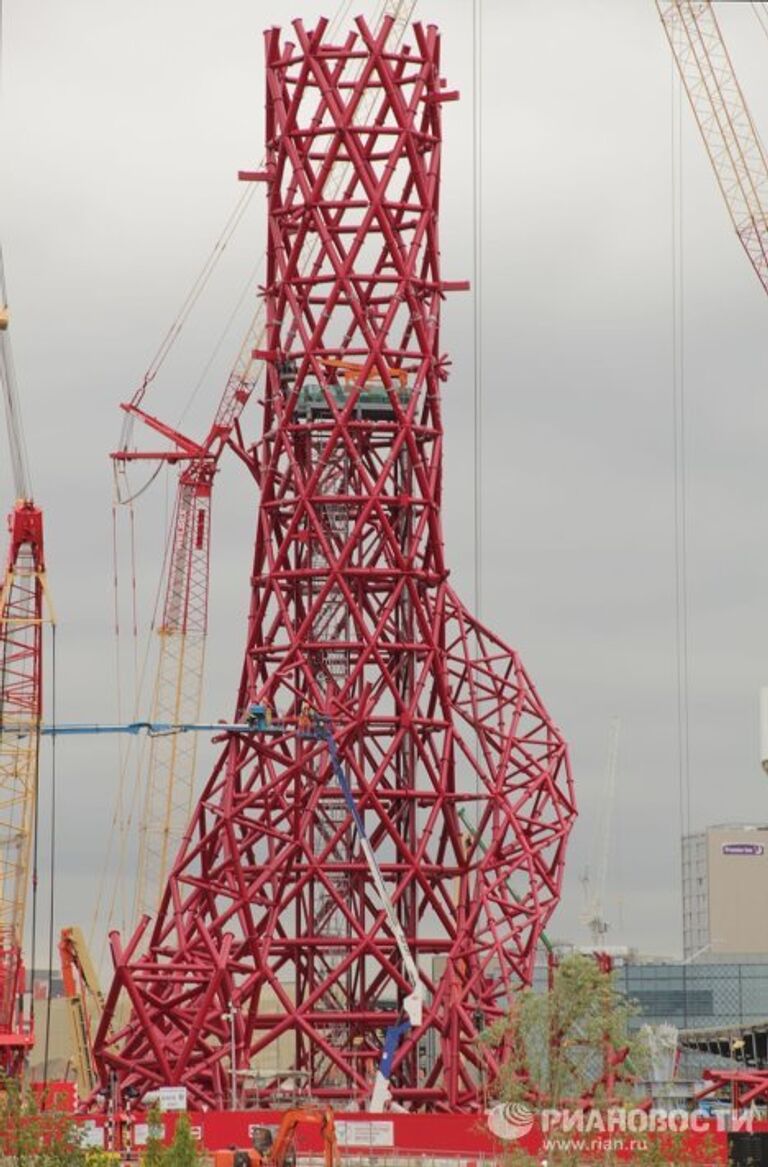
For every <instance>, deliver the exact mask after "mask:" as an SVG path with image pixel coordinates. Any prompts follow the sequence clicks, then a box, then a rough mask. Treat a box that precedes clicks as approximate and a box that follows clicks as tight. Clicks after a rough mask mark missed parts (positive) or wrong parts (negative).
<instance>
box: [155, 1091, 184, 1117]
mask: <svg viewBox="0 0 768 1167" xmlns="http://www.w3.org/2000/svg"><path fill="white" fill-rule="evenodd" d="M157 1104H158V1106H159V1107H160V1109H161V1110H162V1111H166V1110H186V1109H187V1088H186V1086H161V1087H160V1089H159V1090H158V1092H157Z"/></svg>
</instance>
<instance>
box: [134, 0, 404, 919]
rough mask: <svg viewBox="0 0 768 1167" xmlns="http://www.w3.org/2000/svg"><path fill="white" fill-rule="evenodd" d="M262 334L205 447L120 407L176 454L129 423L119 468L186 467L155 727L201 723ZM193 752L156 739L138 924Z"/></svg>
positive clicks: (183, 811) (171, 852) (395, 23)
mask: <svg viewBox="0 0 768 1167" xmlns="http://www.w3.org/2000/svg"><path fill="white" fill-rule="evenodd" d="M415 7H416V0H384V2H383V3H382V4H380V5H379V6H378V8H377V21H378V23H377V28H378V27H381V22H382V21H383V20H384V19H385V18H386V19H387V20H389V21H391V26H390V31H389V37H388V44H389V46H390V48H392V49H393V50H396V49H397V47H398V45H399V44H400V42H401V40H402V37H403V34H404V32H405V29H406V28H407V26H408V24H409V22H410V20H411V17H412V15H413V11H414V9H415ZM374 100H375V90H371V91H369V92H367V93H366V95H365V96H364V98H363V100H362V101H361V103H360V107H359V111H358V117H359V120H360V123H361V124H364V123H365V121H366V118H367V116H368V114H369V113H370V112H371V109H372V107H373V102H374ZM318 116H319V115H318ZM352 181H353V182H354V179H353V180H352ZM293 182H294V184H295V182H296V178H295V177H294V179H293ZM349 182H350V164H349V162H348V161H343V160H339V161H336V162H335V163H334V165H333V166H332V167H331V172H330V175H329V177H328V181H327V184H326V195H327V197H335V198H338V199H340V200H343V199H344V198H346V197H347V195H348V187H349ZM316 253H317V239H316V237H315V236H314V235H310V236H309V238H308V240H307V242H306V244H305V246H304V251H303V252H302V257H301V262H302V266H303V267H306V268H311V267H312V265H313V257H314V256H315V255H316ZM315 266H316V265H315ZM264 330H265V315H264V305H263V301H259V307H258V309H257V311H256V314H255V316H254V318H253V321H252V322H251V325H250V327H249V329H248V332H247V335H246V337H245V340H244V342H243V345H242V348H241V350H240V352H239V354H238V357H237V359H236V361H235V364H234V367H233V369H232V372H231V373H230V375H229V378H228V380H227V384H226V387H225V389H224V393H223V396H222V398H221V401H220V403H219V406H218V409H217V410H216V414H215V417H214V419H213V423H212V425H211V428H210V430H209V431H208V434H207V436H206V437H205V438H204V439H203V441H202V442H201V443H199V444H198V443H197V442H193V441H190V440H189V439H188V438H186V437H184V436H183V435H182V434H180V433H178V432H177V431H176V430H173V429H171V428H170V427H168V426H166V425H164V424H163V423H162V422H160V421H158V419H157V418H155V417H152V416H151V415H150V414H148V413H146V412H145V411H144V410H143V409H142V402H143V399H144V397H145V394H146V388H147V386H146V384H145V385H142V386H141V387H140V389H139V390H138V391H137V392H136V393H135V394H134V396H133V398H132V399H131V401H130V402H129V403H127V404H126V405H124V406H123V408H124V409H125V411H126V413H127V414H128V418H129V419H133V418H135V419H138V420H141V421H142V422H144V423H145V424H146V425H147V426H148V427H149V428H150V429H151V430H153V431H154V432H155V433H157V434H159V435H160V436H161V437H163V438H165V439H167V440H169V441H170V443H171V448H170V449H169V450H165V451H162V452H147V451H137V450H135V449H132V448H129V439H130V435H131V432H132V426H131V425H130V423H128V424H126V425H125V427H124V431H123V440H122V442H121V446H120V449H119V450H118V452H117V453H115V454H114V455H113V457H114V459H115V461H116V463H117V465H118V467H121V466H122V467H124V466H125V465H126V464H127V463H130V462H133V461H137V460H147V459H149V460H159V461H165V462H169V463H177V462H182V463H183V468H182V470H181V472H180V474H179V480H178V487H177V493H176V502H175V507H174V512H173V520H172V524H171V533H170V554H169V556H168V568H167V574H166V579H165V591H164V603H163V609H162V618H161V622H160V625H159V627H158V629H157V632H158V638H159V655H158V663H157V671H156V674H155V681H154V690H153V695H152V702H151V711H150V717H151V720H152V721H153V722H171V723H181V722H185V723H194V722H197V721H198V720H199V718H200V710H201V702H202V691H203V678H204V665H205V648H206V639H207V632H208V591H209V578H210V548H211V508H212V494H213V484H214V478H215V475H216V471H217V468H218V463H219V458H220V457H221V454H222V452H223V451H224V449H225V448H226V447H227V445H230V446H232V447H233V448H234V449H236V450H238V451H239V452H240V453H241V454H243V455H244V456H245V450H244V444H243V439H242V434H241V432H240V416H241V414H242V412H243V410H244V409H245V406H246V405H247V403H248V401H249V400H250V398H251V395H252V393H253V390H254V388H255V386H256V385H257V383H258V381H259V378H260V376H261V372H262V369H263V367H264V366H263V362H262V361H260V360H258V359H257V358H256V357H255V355H254V353H255V352H256V351H258V350H260V349H263V347H264ZM196 756H197V737H196V735H195V734H187V735H178V734H171V735H168V736H156V737H153V738H152V740H151V742H150V747H149V758H148V766H147V776H146V784H145V794H144V804H143V808H142V811H141V817H140V824H139V859H138V872H137V877H136V895H135V900H136V912H135V914H136V919H140V918H141V916H142V915H144V914H147V915H154V914H155V912H156V911H157V908H158V906H159V902H160V898H161V896H162V893H163V891H164V889H165V881H166V877H167V875H168V871H169V869H170V865H171V863H172V861H173V859H174V857H175V855H176V851H177V850H178V848H179V846H180V844H181V841H182V838H183V836H184V832H185V831H186V828H187V825H188V823H189V818H190V815H191V813H192V802H193V794H194V777H195V762H196Z"/></svg>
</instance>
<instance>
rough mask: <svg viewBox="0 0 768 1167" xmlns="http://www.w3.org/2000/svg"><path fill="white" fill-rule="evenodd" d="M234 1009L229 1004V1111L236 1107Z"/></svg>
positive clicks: (230, 1003)
mask: <svg viewBox="0 0 768 1167" xmlns="http://www.w3.org/2000/svg"><path fill="white" fill-rule="evenodd" d="M235 1056H236V1052H235V1007H234V1005H233V1004H232V1002H231V1001H230V1002H229V1060H230V1071H231V1079H232V1080H231V1086H230V1099H229V1109H230V1110H235V1109H236V1107H237V1067H236V1065H235Z"/></svg>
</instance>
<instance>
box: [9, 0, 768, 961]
mask: <svg viewBox="0 0 768 1167" xmlns="http://www.w3.org/2000/svg"><path fill="white" fill-rule="evenodd" d="M373 7H374V6H373V4H371V3H366V2H364V0H360V3H359V4H358V5H357V6H356V10H359V11H362V12H368V13H369V12H370V10H372V9H373ZM720 9H725V11H723V13H722V16H723V21H724V24H725V26H726V29H727V31H728V33H729V37H730V40H731V45H732V51H733V56H734V58H735V62H736V65H737V68H738V70H739V72H740V75H741V77H742V81H743V85H744V88H745V90H746V91H747V94H748V97H749V99H750V101H751V104H752V107H753V112H754V113H755V115H756V118H757V120H758V123H759V124H761V125H762V126H763V127H764V128H765V127H766V126H768V91H767V90H766V86H765V81H764V78H765V57H766V53H768V43H766V40H765V39H764V38H763V37H762V35H761V34H760V30H759V28H758V25H757V23H756V21H755V20H754V17H753V15H752V13H751V10H750V6H749V5H748V4H734V3H732V4H727V5H721V6H720ZM4 10H5V38H4V65H3V104H2V110H3V118H2V120H3V127H2V132H3V143H2V153H1V155H0V157H1V158H2V166H3V178H2V188H1V193H2V198H1V203H0V215H1V217H0V230H1V231H2V239H3V246H4V250H5V260H6V272H7V280H8V286H9V290H10V297H11V308H12V315H13V341H14V352H15V358H16V365H17V370H18V376H19V384H20V390H21V394H22V398H23V408H24V414H25V423H26V432H27V440H28V445H29V448H30V456H31V462H32V470H33V478H34V482H35V486H36V492H37V496H38V498H39V501H40V502H41V503H42V504H43V505H44V507H45V511H46V517H47V524H48V526H47V531H48V563H49V573H50V578H51V586H52V590H53V595H54V598H55V602H56V609H57V615H58V619H59V631H58V641H57V644H58V668H57V686H56V690H57V691H56V697H57V706H58V710H57V711H58V716H59V718H60V719H62V720H111V719H113V718H115V717H116V716H117V698H116V687H115V683H114V675H115V667H114V659H115V638H114V634H113V626H112V625H113V622H112V581H111V576H112V554H111V517H110V511H111V477H110V468H109V463H108V458H107V455H108V453H109V451H110V450H111V449H113V448H114V447H115V445H116V443H117V439H118V432H119V426H120V416H119V412H118V403H119V402H120V401H122V400H125V399H126V398H128V397H129V396H130V395H131V393H132V392H133V390H134V389H135V387H136V386H137V384H138V383H139V381H140V380H141V377H142V375H143V372H144V370H145V369H146V367H147V365H148V364H149V361H150V358H151V356H152V354H153V352H154V350H155V348H156V347H157V345H158V344H159V342H160V340H161V338H162V335H163V333H164V332H165V330H166V329H167V327H168V326H169V325H170V323H171V322H172V320H173V318H174V316H175V315H176V312H177V311H178V308H179V306H180V304H181V302H182V300H183V298H184V296H185V294H186V291H187V289H188V287H189V285H190V284H191V282H192V280H193V279H194V278H195V276H196V275H197V273H198V271H199V269H200V268H201V266H202V264H203V262H204V261H205V259H206V257H207V255H208V252H209V251H210V248H211V246H212V245H213V242H214V240H215V239H216V237H217V235H218V233H219V230H220V229H221V227H222V225H223V223H224V221H225V219H226V217H227V215H228V214H229V212H230V210H231V209H232V207H233V205H234V203H235V200H236V198H237V197H238V194H239V190H238V186H237V183H236V173H237V170H238V169H239V168H241V167H248V166H253V165H255V164H256V163H257V162H258V160H259V158H260V155H261V150H262V134H263V125H262V121H263V69H262V40H261V34H262V30H263V29H264V28H265V27H267V26H268V25H270V24H274V23H283V24H285V23H287V21H288V20H289V18H290V17H292V16H294V15H298V16H302V17H303V18H304V19H305V20H306V21H307V22H311V21H312V20H313V19H314V18H315V17H316V16H317V15H318V14H319V13H320V12H321V11H325V12H326V13H328V14H330V13H331V11H332V9H331V6H330V5H320V4H316V3H304V2H302V0H297V2H296V3H295V4H284V3H277V2H276V0H274V2H266V0H264V2H261V3H255V2H253V0H250V2H248V0H228V2H227V3H225V4H217V5H213V4H210V3H203V2H202V0H164V2H163V3H160V4H159V3H157V0H134V2H133V3H132V4H131V5H128V6H126V5H125V4H122V3H118V2H117V0H68V2H67V3H66V4H62V3H60V0H23V3H22V0H6V2H5V6H4ZM417 12H418V15H419V16H420V18H421V19H423V20H430V21H435V22H436V23H437V24H438V25H439V26H440V27H441V29H442V31H443V34H444V46H443V54H444V66H445V68H444V71H445V75H446V77H447V78H448V82H449V84H450V85H451V87H454V86H455V87H458V88H459V89H460V90H461V92H462V101H461V103H460V104H459V105H451V106H448V107H447V108H446V110H445V143H446V144H445V169H444V183H443V193H442V237H443V264H444V271H445V275H446V277H448V278H451V279H460V278H464V277H467V276H470V275H471V269H472V236H471V216H470V210H471V203H470V200H471V180H472V137H471V131H472V113H473V111H472V93H471V78H472V69H471V66H472V61H471V53H470V44H471V29H472V7H471V4H470V3H469V2H468V0H464V2H459V0H430V2H426V0H419V4H418V7H417ZM483 24H484V51H483V70H482V101H483V109H484V121H483V154H484V164H483V175H482V181H483V188H484V202H483V234H484V249H483V269H484V280H483V301H484V306H485V311H484V319H483V331H482V347H483V361H484V371H485V373H484V381H483V387H482V391H483V400H484V413H485V436H484V443H483V479H484V496H483V530H484V543H483V558H482V578H483V591H484V595H483V616H484V618H485V620H486V621H487V622H488V623H489V624H490V626H491V627H493V628H494V629H495V630H497V631H498V632H499V633H500V634H501V635H503V636H504V637H505V638H506V639H507V640H508V641H510V642H511V643H512V644H513V645H514V646H515V647H517V648H518V649H519V650H520V651H521V653H522V656H523V659H524V661H525V664H526V666H527V668H528V669H529V671H530V673H531V675H532V676H533V678H534V680H535V682H536V684H537V686H538V688H539V690H540V692H541V694H542V696H543V698H544V699H545V701H546V702H547V704H548V706H549V708H550V710H551V712H552V714H553V716H554V717H555V719H556V720H557V721H558V723H559V724H560V725H561V726H562V727H563V729H564V730H565V732H566V735H567V737H568V739H569V741H570V743H571V747H572V758H573V767H574V773H575V780H576V789H577V792H578V800H579V806H580V810H581V818H580V822H579V824H578V827H577V828H576V831H575V832H574V836H573V841H572V845H571V849H570V853H569V863H568V873H567V880H566V892H565V896H564V900H563V904H562V906H561V908H560V910H559V912H558V915H557V918H556V920H555V923H554V927H553V928H552V929H551V932H553V933H554V934H555V935H557V936H562V937H569V938H572V939H582V940H586V932H585V929H584V924H583V921H582V915H583V894H582V888H581V885H580V881H579V877H580V875H581V874H582V872H583V870H584V868H585V865H587V864H589V863H592V864H593V865H594V864H595V862H596V858H597V857H596V855H595V838H594V835H595V829H596V822H597V818H598V812H599V808H600V805H601V801H602V791H603V786H604V771H605V764H606V754H607V740H608V731H609V724H610V721H611V718H612V717H616V716H617V717H619V718H620V719H621V743H620V763H619V771H618V780H617V790H616V804H615V815H614V827H613V832H612V840H611V852H610V865H609V883H610V889H611V890H610V894H609V897H608V903H607V905H606V908H607V914H608V917H609V919H610V920H612V921H613V924H614V927H613V929H612V932H611V933H610V939H612V940H613V942H615V943H630V944H634V945H637V946H639V947H641V948H643V949H645V950H648V951H653V952H664V953H670V954H672V953H675V952H678V951H679V949H680V918H679V917H680V909H679V876H678V868H679V850H678V838H679V833H680V816H679V808H678V793H677V789H678V768H677V753H676V738H677V698H676V679H675V678H676V660H675V574H674V523H673V520H674V470H673V467H674V459H673V450H674V445H673V431H672V358H671V352H672V349H671V338H672V302H671V286H672V283H671V272H672V243H671V206H672V171H671V161H670V159H671V150H670V134H671V125H672V118H671V92H672V70H671V62H670V55H669V50H668V47H667V44H666V41H665V39H664V36H663V33H662V30H661V27H660V25H659V22H658V18H657V16H656V10H655V7H654V5H653V4H652V3H651V2H650V0H577V2H574V0H548V3H546V4H544V3H541V2H537V0H485V3H484V4H483ZM683 131H684V132H683V139H684V141H683V146H684V149H683V155H684V162H683V199H684V203H683V206H684V244H683V261H684V314H685V361H686V375H685V394H686V424H687V451H686V453H687V462H688V477H687V491H688V504H689V514H688V524H689V526H688V535H689V560H688V569H689V602H688V611H689V623H690V690H689V701H690V742H691V804H692V815H691V819H692V825H693V826H694V827H697V826H703V825H705V824H706V823H709V822H720V821H724V820H737V819H745V820H751V821H758V820H768V789H767V788H766V781H765V779H764V778H763V777H762V776H761V772H760V768H759V760H758V734H757V690H758V687H759V685H760V684H761V683H762V682H763V681H766V680H768V539H766V518H765V512H766V500H768V480H767V479H768V471H767V469H766V467H767V465H768V462H767V460H766V458H765V449H766V442H767V441H768V400H767V393H766V376H765V373H766V368H768V328H767V327H766V324H768V315H767V314H766V308H767V306H766V304H765V302H764V299H765V298H764V294H763V293H762V291H761V288H760V286H759V284H758V282H757V280H756V278H755V276H754V274H753V272H752V270H751V268H750V267H749V265H748V263H747V261H746V258H745V256H744V255H743V253H742V252H741V249H740V247H739V245H738V242H737V240H736V238H735V236H734V235H733V232H732V230H731V228H730V224H729V221H728V218H727V215H726V212H725V209H724V207H723V206H722V205H721V201H720V196H719V193H718V192H717V189H716V186H715V182H714V179H713V176H712V174H711V173H710V171H709V167H708V163H707V161H706V158H705V156H704V151H703V148H702V146H701V143H700V142H699V140H698V138H697V136H696V133H695V130H694V126H693V122H692V118H691V116H690V113H689V111H688V109H687V107H686V109H685V110H684V117H683ZM263 218H264V204H263V198H262V197H261V196H260V195H258V194H257V196H256V198H255V199H254V200H253V203H252V206H251V207H250V209H249V212H248V214H247V216H246V218H245V220H244V223H243V226H242V227H241V229H240V231H239V233H238V235H237V236H236V237H235V240H234V242H233V244H232V246H231V248H230V249H229V250H228V253H227V255H226V257H225V259H224V260H223V261H222V264H221V265H220V270H219V271H218V272H217V275H216V278H215V279H214V280H213V281H212V283H211V286H210V288H209V290H208V294H207V295H206V297H205V299H204V300H203V301H202V303H201V305H200V308H199V310H198V311H197V312H196V314H195V315H194V316H193V318H192V320H191V321H190V324H189V326H188V327H187V330H186V332H185V334H184V336H183V338H182V340H181V341H180V342H179V345H178V346H177V350H176V351H175V353H174V356H173V358H172V359H171V360H169V362H168V364H167V366H166V368H165V369H164V370H163V373H162V375H161V376H160V377H159V378H158V381H157V384H156V386H155V388H154V390H153V393H152V396H151V398H149V399H148V403H147V404H148V407H149V408H151V409H153V410H154V411H156V412H157V413H158V414H160V415H161V416H162V417H163V418H166V419H168V420H171V421H173V420H175V419H176V418H177V416H178V414H179V412H180V410H181V408H182V406H183V404H184V402H185V401H186V400H187V398H188V396H189V393H190V389H191V388H192V387H193V386H194V385H195V384H196V383H197V381H198V379H199V377H200V373H201V370H202V368H203V366H204V364H205V363H206V361H207V360H208V358H209V356H210V354H211V352H212V350H213V348H214V346H215V345H216V343H217V341H218V340H219V338H220V336H221V333H222V330H223V328H224V326H225V323H226V321H227V319H228V318H229V317H230V314H231V312H232V310H233V306H234V304H235V302H236V300H237V298H238V296H239V294H240V289H241V288H242V287H243V285H244V282H245V281H246V280H247V279H248V277H249V273H250V272H252V270H253V269H254V265H255V264H256V262H257V260H258V257H259V255H260V254H261V252H262V250H263ZM253 304H254V299H253V296H252V295H251V294H249V295H248V296H247V297H246V300H245V302H244V304H243V305H242V306H241V308H240V310H239V312H237V313H235V319H234V322H233V327H232V329H231V331H230V333H229V335H228V337H227V339H226V340H225V341H224V343H223V344H222V345H221V348H220V351H219V355H218V357H217V358H216V359H215V360H214V362H213V365H212V368H211V373H210V375H209V376H208V377H207V379H206V380H205V383H204V384H203V386H202V387H201V388H200V390H199V392H198V394H197V396H196V400H195V404H194V406H193V408H192V410H191V412H190V414H189V416H188V418H187V419H186V422H185V424H186V425H187V426H188V428H189V430H190V432H191V433H192V434H193V435H197V434H201V433H202V432H203V430H204V428H205V426H206V423H207V422H208V421H209V419H210V416H211V414H212V412H213V408H214V404H215V402H216V401H217V400H218V397H219V394H220V392H221V388H222V385H223V380H224V378H225V376H226V372H227V369H228V367H229V365H230V364H231V362H232V360H233V358H234V355H235V353H236V351H237V349H238V347H239V340H240V339H241V337H242V335H243V334H244V331H245V327H246V324H247V321H248V319H249V315H250V311H251V310H252V307H253ZM472 320H473V304H472V296H471V295H467V294H464V295H454V296H452V297H450V298H449V301H448V304H447V305H446V308H445V312H444V316H443V347H444V348H445V349H446V350H448V351H449V352H450V353H451V354H452V357H453V362H454V363H453V371H452V377H451V380H450V382H449V384H448V385H447V386H446V388H445V422H446V430H447V441H446V492H445V514H444V517H445V526H446V534H447V543H448V554H449V563H450V564H451V566H452V571H453V578H454V580H455V582H456V583H457V585H458V587H459V590H460V591H461V592H462V594H463V595H464V596H466V597H467V599H468V600H470V601H471V599H472V595H471V591H472V574H473V573H472V541H473V528H472V490H471V480H470V475H469V473H468V469H467V468H468V466H469V464H470V460H471V452H472V446H471V428H472V399H473V387H472V327H473V325H472ZM220 479H221V480H220V482H219V483H218V490H217V501H216V515H215V535H214V539H215V544H214V569H213V581H212V612H211V632H212V635H211V653H210V664H211V670H210V676H209V682H208V687H207V696H206V700H205V708H206V711H207V713H209V714H210V715H211V716H212V717H214V718H215V717H218V716H222V715H225V714H227V713H228V712H229V711H230V709H231V707H232V702H233V698H234V691H235V684H236V679H237V675H238V672H239V668H240V662H241V653H242V645H243V639H244V631H245V617H244V613H245V604H246V600H247V573H248V561H249V557H250V553H251V542H252V535H253V524H254V507H255V504H256V499H255V498H254V496H253V493H252V491H251V489H250V486H249V484H248V482H247V479H246V477H245V475H244V473H243V472H241V471H240V470H239V468H238V467H237V466H234V465H233V466H228V467H226V468H225V469H224V470H223V471H222V473H221V475H220ZM172 487H173V482H172V481H171V482H170V488H171V490H172ZM168 497H169V491H168V486H167V485H165V484H164V483H163V481H162V480H161V481H160V482H159V483H158V484H156V486H155V488H154V490H153V492H151V493H150V494H148V495H147V496H146V497H145V499H144V500H143V504H142V505H139V506H138V508H137V511H136V524H137V541H138V548H139V555H138V586H139V596H140V601H141V608H142V611H143V613H144V615H143V620H144V625H145V626H146V619H147V613H148V611H149V609H150V608H151V604H152V597H153V595H154V589H155V587H156V581H157V573H158V568H159V561H160V557H161V555H162V543H163V534H162V530H163V523H162V519H163V516H164V513H165V508H166V506H167V499H168ZM0 498H2V499H4V500H6V501H5V502H4V503H3V507H6V506H7V505H9V504H10V502H11V499H12V487H11V482H10V475H9V472H8V467H7V462H6V458H5V455H4V454H3V457H2V461H0ZM126 526H127V524H126V522H125V516H122V522H121V527H122V528H123V534H124V533H125V528H126ZM127 566H128V562H127V558H126V557H123V561H122V568H121V586H122V587H123V589H124V590H123V596H124V598H126V599H127V596H128V592H127V590H126V588H127V582H128V581H127V571H126V569H127ZM127 614H128V609H127V605H124V606H123V609H122V623H123V629H124V649H125V656H126V663H128V658H129V657H130V653H131V651H132V650H131V644H130V636H129V632H130V629H129V622H128V620H127ZM144 630H145V628H144ZM126 671H127V670H126ZM124 712H130V710H129V709H128V708H127V705H126V708H125V709H124ZM57 763H58V790H59V819H58V837H57V843H58V864H57V887H56V896H57V913H56V916H57V926H58V925H60V924H65V923H72V922H80V923H82V924H83V925H84V926H85V927H86V928H88V927H89V926H90V923H91V916H92V913H93V907H94V903H95V901H96V898H97V893H98V888H99V880H100V871H101V867H102V864H103V860H104V851H105V847H106V846H107V841H108V837H109V828H110V821H111V819H112V816H113V808H114V802H115V797H116V790H117V769H118V767H117V763H116V747H115V744H114V743H105V742H97V741H94V740H88V739H83V740H81V741H78V742H62V743H60V745H59V747H58V758H57ZM201 777H202V775H201ZM43 786H44V796H45V802H44V814H43V819H44V821H43V829H44V831H47V829H48V826H47V815H48V804H49V799H48V793H49V786H50V770H49V761H48V760H46V761H45V762H44V768H43ZM115 846H116V845H115V844H113V845H112V848H111V849H112V853H113V855H114V852H115ZM43 858H44V859H45V856H44V857H43ZM42 885H43V892H44V894H47V889H46V887H45V879H43V880H42ZM116 922H117V923H118V925H123V924H124V923H125V920H124V919H123V918H122V917H121V915H120V912H119V911H118V913H117V918H116ZM99 927H100V929H101V930H102V931H103V927H104V925H103V922H102V923H101V924H100V925H99ZM97 948H98V945H97ZM38 963H39V962H38Z"/></svg>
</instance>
